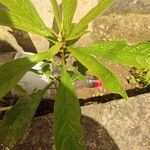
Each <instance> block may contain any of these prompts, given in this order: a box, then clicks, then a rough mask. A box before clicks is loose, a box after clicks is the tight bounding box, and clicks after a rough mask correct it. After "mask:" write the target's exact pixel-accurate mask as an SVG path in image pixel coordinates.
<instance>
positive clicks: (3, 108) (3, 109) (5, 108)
mask: <svg viewBox="0 0 150 150" xmlns="http://www.w3.org/2000/svg"><path fill="white" fill-rule="evenodd" d="M12 107H13V106H8V107H0V112H2V111H7V110H9V109H11V108H12Z"/></svg>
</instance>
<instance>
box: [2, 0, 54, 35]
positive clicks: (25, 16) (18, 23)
mask: <svg viewBox="0 0 150 150" xmlns="http://www.w3.org/2000/svg"><path fill="white" fill-rule="evenodd" d="M0 3H2V4H3V5H5V6H6V7H7V9H8V10H6V11H0V25H4V26H9V27H13V28H18V29H21V30H24V31H27V32H33V33H36V34H38V35H41V36H44V37H51V36H53V35H54V32H53V30H52V29H49V28H48V27H46V26H45V24H44V23H43V21H42V19H41V18H40V17H39V15H38V13H37V11H36V10H35V8H34V7H33V5H32V4H31V2H30V1H29V0H0Z"/></svg>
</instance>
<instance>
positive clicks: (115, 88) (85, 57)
mask: <svg viewBox="0 0 150 150" xmlns="http://www.w3.org/2000/svg"><path fill="white" fill-rule="evenodd" d="M69 51H70V52H71V53H73V55H74V56H75V57H76V58H77V59H78V61H80V62H81V63H82V64H83V65H84V66H85V67H86V68H88V70H89V71H90V72H91V73H92V74H94V75H95V76H96V77H97V78H98V79H100V80H101V81H102V82H103V83H104V86H105V88H106V89H108V90H111V91H112V92H114V93H118V94H120V95H122V96H123V97H124V98H127V94H126V92H125V90H124V88H123V87H122V85H121V84H120V83H119V81H118V80H117V78H116V76H115V75H114V74H113V73H112V72H111V71H109V70H108V69H107V68H106V67H105V66H104V65H102V64H101V63H100V62H99V61H98V60H97V59H96V58H95V57H94V56H92V55H90V54H88V53H87V52H86V51H84V50H82V49H77V48H70V50H69Z"/></svg>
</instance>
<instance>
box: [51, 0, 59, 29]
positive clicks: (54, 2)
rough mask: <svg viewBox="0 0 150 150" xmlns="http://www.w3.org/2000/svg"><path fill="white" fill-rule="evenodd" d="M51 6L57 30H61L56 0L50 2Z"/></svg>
mask: <svg viewBox="0 0 150 150" xmlns="http://www.w3.org/2000/svg"><path fill="white" fill-rule="evenodd" d="M51 4H52V7H53V12H54V16H55V19H56V22H57V26H58V28H59V30H61V15H60V10H59V6H58V2H57V0H51Z"/></svg>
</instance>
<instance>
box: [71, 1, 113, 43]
mask: <svg viewBox="0 0 150 150" xmlns="http://www.w3.org/2000/svg"><path fill="white" fill-rule="evenodd" d="M113 2H114V0H101V1H100V2H99V3H98V4H97V5H96V7H94V8H93V9H91V10H90V11H89V12H88V14H87V15H86V16H84V17H83V18H82V19H81V20H80V22H79V23H78V24H77V25H76V27H75V28H74V30H72V32H71V33H70V34H69V36H68V40H72V39H76V38H77V37H79V36H78V35H79V34H80V33H81V32H82V33H83V32H84V31H85V29H86V27H87V26H88V24H89V23H90V22H91V21H93V20H94V19H95V18H96V17H98V16H99V15H101V14H102V13H103V12H105V10H107V8H108V7H109V6H110V5H111V4H112V3H113Z"/></svg>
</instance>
